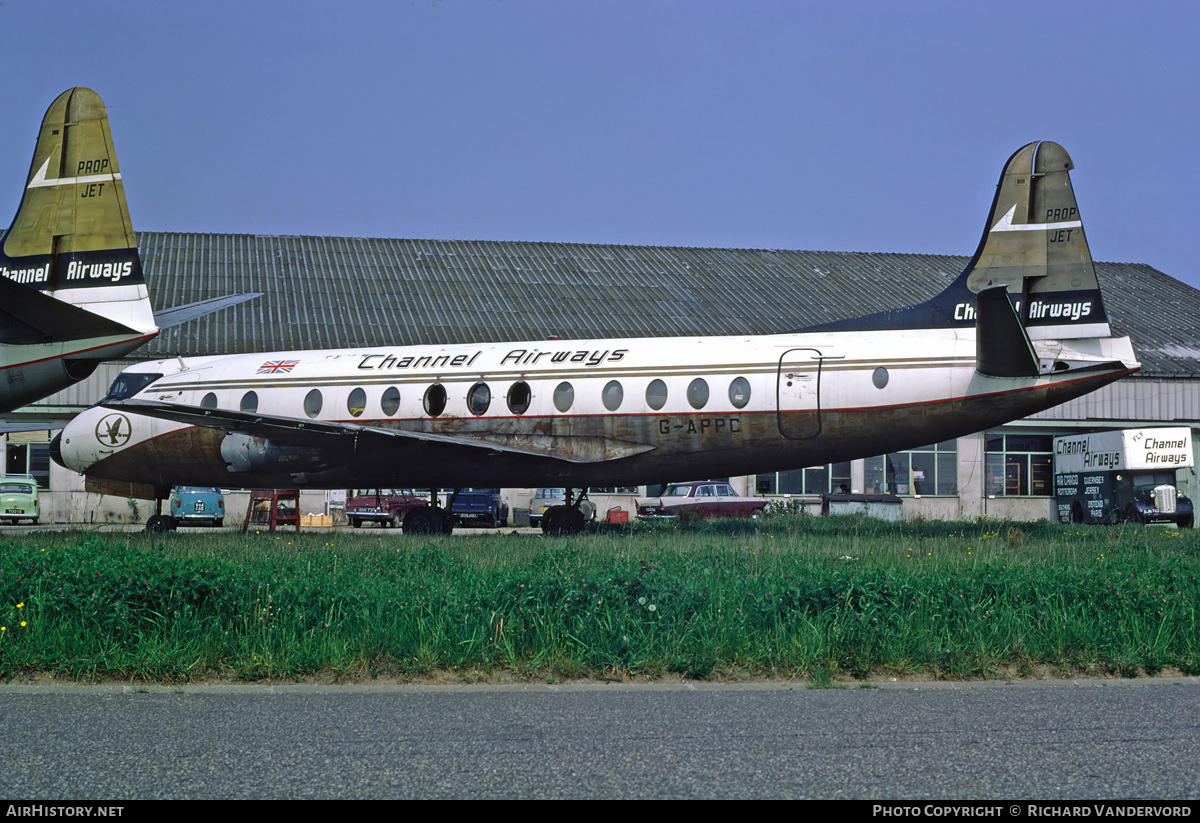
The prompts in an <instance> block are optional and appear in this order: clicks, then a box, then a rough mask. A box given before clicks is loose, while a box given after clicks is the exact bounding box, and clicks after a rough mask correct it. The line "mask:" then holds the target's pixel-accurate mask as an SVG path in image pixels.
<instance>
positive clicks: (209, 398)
mask: <svg viewBox="0 0 1200 823" xmlns="http://www.w3.org/2000/svg"><path fill="white" fill-rule="evenodd" d="M200 407H201V408H203V409H215V408H216V407H217V396H216V395H215V394H213V393H212V392H209V393H208V394H206V395H204V399H203V400H201V401H200Z"/></svg>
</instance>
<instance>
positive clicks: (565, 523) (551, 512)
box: [542, 506, 585, 537]
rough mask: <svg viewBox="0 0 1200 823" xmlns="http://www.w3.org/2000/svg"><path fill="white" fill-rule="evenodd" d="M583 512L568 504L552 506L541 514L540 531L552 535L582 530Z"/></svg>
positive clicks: (575, 532) (574, 532) (556, 535)
mask: <svg viewBox="0 0 1200 823" xmlns="http://www.w3.org/2000/svg"><path fill="white" fill-rule="evenodd" d="M584 522H585V521H584V517H583V512H581V511H580V510H579V509H574V508H571V507H569V506H553V507H551V508H549V509H547V510H546V513H545V514H544V515H542V531H543V532H545V533H546V534H548V535H551V536H553V537H560V536H562V535H567V534H578V533H579V532H581V531H583V525H584Z"/></svg>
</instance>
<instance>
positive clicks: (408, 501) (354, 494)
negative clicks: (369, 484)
mask: <svg viewBox="0 0 1200 823" xmlns="http://www.w3.org/2000/svg"><path fill="white" fill-rule="evenodd" d="M428 505H429V501H428V499H427V498H424V497H417V496H416V495H415V494H414V493H413V490H412V489H351V490H350V492H349V495H348V497H347V498H346V518H347V519H348V520H349V521H350V525H351V526H353V527H354V528H356V529H361V528H362V525H363V523H378V524H379V525H380V526H383V527H384V528H389V529H390V528H397V529H398V528H400V527H401V526H403V525H404V521H405V519H406V518H407V517H408V513H409V512H410V511H412V510H413V509H418V508H421V507H422V506H428Z"/></svg>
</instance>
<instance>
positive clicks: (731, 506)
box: [637, 480, 767, 520]
mask: <svg viewBox="0 0 1200 823" xmlns="http://www.w3.org/2000/svg"><path fill="white" fill-rule="evenodd" d="M637 507H638V519H640V520H674V519H676V518H678V517H679V516H681V515H685V514H689V515H693V516H696V517H758V516H759V515H761V514H762V513H763V509H765V508H766V507H767V500H766V499H765V498H762V497H742V496H741V495H739V494H738V493H737V492H735V491H734V490H733V486H731V485H729V484H728V483H718V482H713V481H711V480H708V481H703V482H692V483H672V484H671V485H670V486H667V488H666V489H665V490H664V491H663V494H662V496H661V497H651V498H639V499H638V501H637Z"/></svg>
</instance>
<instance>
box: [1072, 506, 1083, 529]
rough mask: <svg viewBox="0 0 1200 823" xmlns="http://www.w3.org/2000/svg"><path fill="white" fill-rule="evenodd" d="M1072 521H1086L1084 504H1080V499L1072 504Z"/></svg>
mask: <svg viewBox="0 0 1200 823" xmlns="http://www.w3.org/2000/svg"><path fill="white" fill-rule="evenodd" d="M1071 522H1072V523H1074V524H1076V525H1078V524H1081V523H1083V522H1084V519H1083V506H1081V505H1079V502H1078V501H1076V502H1075V503H1072V504H1071Z"/></svg>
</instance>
